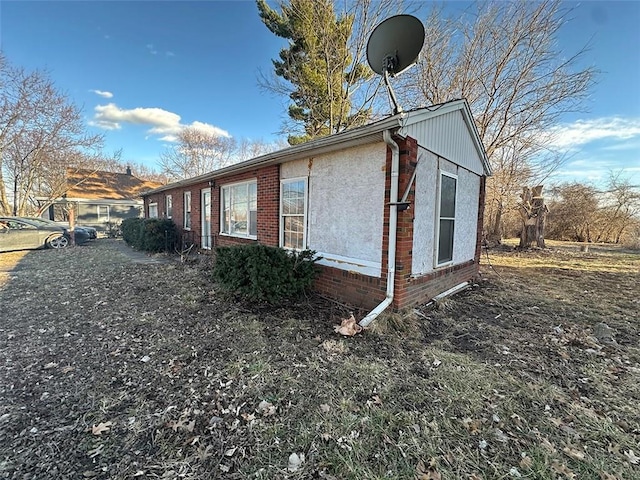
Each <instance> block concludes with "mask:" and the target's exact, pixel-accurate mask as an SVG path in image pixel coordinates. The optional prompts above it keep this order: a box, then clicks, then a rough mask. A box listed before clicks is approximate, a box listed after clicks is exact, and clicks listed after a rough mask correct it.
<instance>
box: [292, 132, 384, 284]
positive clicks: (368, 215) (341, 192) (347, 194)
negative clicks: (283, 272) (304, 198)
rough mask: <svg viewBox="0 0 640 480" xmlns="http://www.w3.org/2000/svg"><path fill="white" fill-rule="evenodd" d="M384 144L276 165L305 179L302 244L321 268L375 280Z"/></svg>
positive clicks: (378, 261) (379, 251)
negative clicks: (313, 253)
mask: <svg viewBox="0 0 640 480" xmlns="http://www.w3.org/2000/svg"><path fill="white" fill-rule="evenodd" d="M385 161H386V145H385V144H384V143H382V142H380V143H376V144H372V145H365V146H361V147H354V148H351V149H347V150H345V151H342V152H337V153H331V154H327V155H322V156H318V157H315V158H313V159H312V160H311V161H310V160H309V159H306V160H299V161H294V162H288V163H285V164H283V165H282V166H281V168H280V177H281V178H282V179H288V178H299V177H307V176H308V178H309V194H308V195H309V197H308V218H307V226H308V231H307V245H308V247H309V248H310V249H312V250H316V251H317V252H319V254H320V255H322V256H323V257H324V259H323V260H321V261H320V263H321V264H325V265H330V266H334V267H337V268H341V269H344V270H353V271H357V272H360V273H365V274H367V275H371V276H377V277H379V276H380V272H381V263H382V232H383V215H384V182H385Z"/></svg>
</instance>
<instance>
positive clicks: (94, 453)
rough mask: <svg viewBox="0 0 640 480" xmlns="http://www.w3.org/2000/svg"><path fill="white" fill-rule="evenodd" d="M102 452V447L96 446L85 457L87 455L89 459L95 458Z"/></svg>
mask: <svg viewBox="0 0 640 480" xmlns="http://www.w3.org/2000/svg"><path fill="white" fill-rule="evenodd" d="M103 450H104V445H98V446H97V447H96V448H94V449H92V450H89V451H88V452H87V455H89V457H91V458H95V457H97V456H98V455H100V454H101V453H102V451H103Z"/></svg>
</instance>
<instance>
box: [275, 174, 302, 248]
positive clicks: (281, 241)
mask: <svg viewBox="0 0 640 480" xmlns="http://www.w3.org/2000/svg"><path fill="white" fill-rule="evenodd" d="M297 182H303V184H304V194H303V199H304V208H303V213H302V214H299V213H296V214H285V213H284V208H283V206H284V205H283V201H284V186H285V184H288V183H297ZM278 203H279V209H280V211H279V216H278V218H279V222H278V223H279V226H278V236H279V245H280V247H282V248H285V249H287V250H295V251H301V250H306V249H307V248H308V245H307V241H308V236H307V231H308V225H307V221H308V217H309V215H308V211H309V177H295V178H285V179H281V180H280V201H279V202H278ZM285 216H287V217H302V248H300V249H298V248H295V247H291V246H286V245H285V238H284V233H285V232H284V227H285V220H284V219H285Z"/></svg>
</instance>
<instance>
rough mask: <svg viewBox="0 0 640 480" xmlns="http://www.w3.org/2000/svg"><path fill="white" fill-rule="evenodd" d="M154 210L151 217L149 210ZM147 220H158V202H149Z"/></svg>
mask: <svg viewBox="0 0 640 480" xmlns="http://www.w3.org/2000/svg"><path fill="white" fill-rule="evenodd" d="M152 208H153V209H154V210H155V213H156V214H155V215H151V209H152ZM149 218H158V202H149Z"/></svg>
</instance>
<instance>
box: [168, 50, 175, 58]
mask: <svg viewBox="0 0 640 480" xmlns="http://www.w3.org/2000/svg"><path fill="white" fill-rule="evenodd" d="M165 55H166V56H167V57H175V56H176V54H175V53H173V52H172V51H171V50H167V51H166V52H165Z"/></svg>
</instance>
